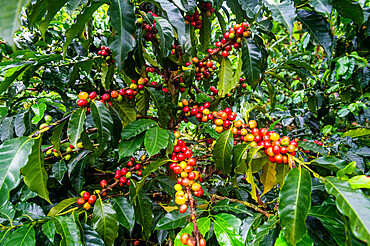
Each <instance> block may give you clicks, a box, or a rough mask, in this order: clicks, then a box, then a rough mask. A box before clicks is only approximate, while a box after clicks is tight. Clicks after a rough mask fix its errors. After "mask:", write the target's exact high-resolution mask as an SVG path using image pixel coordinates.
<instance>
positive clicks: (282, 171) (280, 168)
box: [275, 163, 289, 187]
mask: <svg viewBox="0 0 370 246" xmlns="http://www.w3.org/2000/svg"><path fill="white" fill-rule="evenodd" d="M275 170H276V182H277V183H278V184H279V185H280V187H282V186H283V185H284V180H285V177H286V175H287V174H288V172H289V166H288V165H285V164H283V163H277V164H276V168H275Z"/></svg>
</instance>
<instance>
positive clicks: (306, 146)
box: [298, 141, 329, 155]
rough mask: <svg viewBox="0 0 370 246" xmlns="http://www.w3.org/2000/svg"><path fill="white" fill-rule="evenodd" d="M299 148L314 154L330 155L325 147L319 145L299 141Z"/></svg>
mask: <svg viewBox="0 0 370 246" xmlns="http://www.w3.org/2000/svg"><path fill="white" fill-rule="evenodd" d="M298 146H299V147H302V148H303V149H305V150H309V151H313V152H316V153H320V154H323V155H328V154H329V151H328V150H327V149H325V148H324V147H322V146H320V145H318V144H315V143H312V142H305V141H299V142H298Z"/></svg>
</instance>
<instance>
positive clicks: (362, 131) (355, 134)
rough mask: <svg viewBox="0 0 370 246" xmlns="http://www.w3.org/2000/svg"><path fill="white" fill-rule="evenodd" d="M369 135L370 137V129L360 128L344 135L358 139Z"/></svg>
mask: <svg viewBox="0 0 370 246" xmlns="http://www.w3.org/2000/svg"><path fill="white" fill-rule="evenodd" d="M367 135H370V129H366V128H360V129H355V130H349V131H346V132H345V133H344V134H343V137H351V138H357V137H362V136H367Z"/></svg>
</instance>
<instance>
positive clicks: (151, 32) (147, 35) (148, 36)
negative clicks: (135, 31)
mask: <svg viewBox="0 0 370 246" xmlns="http://www.w3.org/2000/svg"><path fill="white" fill-rule="evenodd" d="M150 13H151V14H152V15H153V17H157V15H156V14H154V13H152V12H150ZM136 23H137V24H138V25H142V28H143V33H144V39H145V41H151V40H152V39H154V38H156V39H159V34H158V30H157V29H156V28H155V27H156V23H155V21H154V24H153V25H150V24H149V23H146V22H145V21H144V20H143V18H141V17H140V18H138V19H137V20H136Z"/></svg>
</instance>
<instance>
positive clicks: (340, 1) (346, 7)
mask: <svg viewBox="0 0 370 246" xmlns="http://www.w3.org/2000/svg"><path fill="white" fill-rule="evenodd" d="M331 4H332V5H333V7H334V8H335V9H336V10H337V11H338V12H339V13H340V14H341V15H342V16H343V17H346V18H349V19H352V20H353V21H354V22H355V23H356V24H358V25H361V24H362V23H363V22H364V12H363V10H362V8H361V5H360V3H358V2H356V1H352V0H332V1H331Z"/></svg>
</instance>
